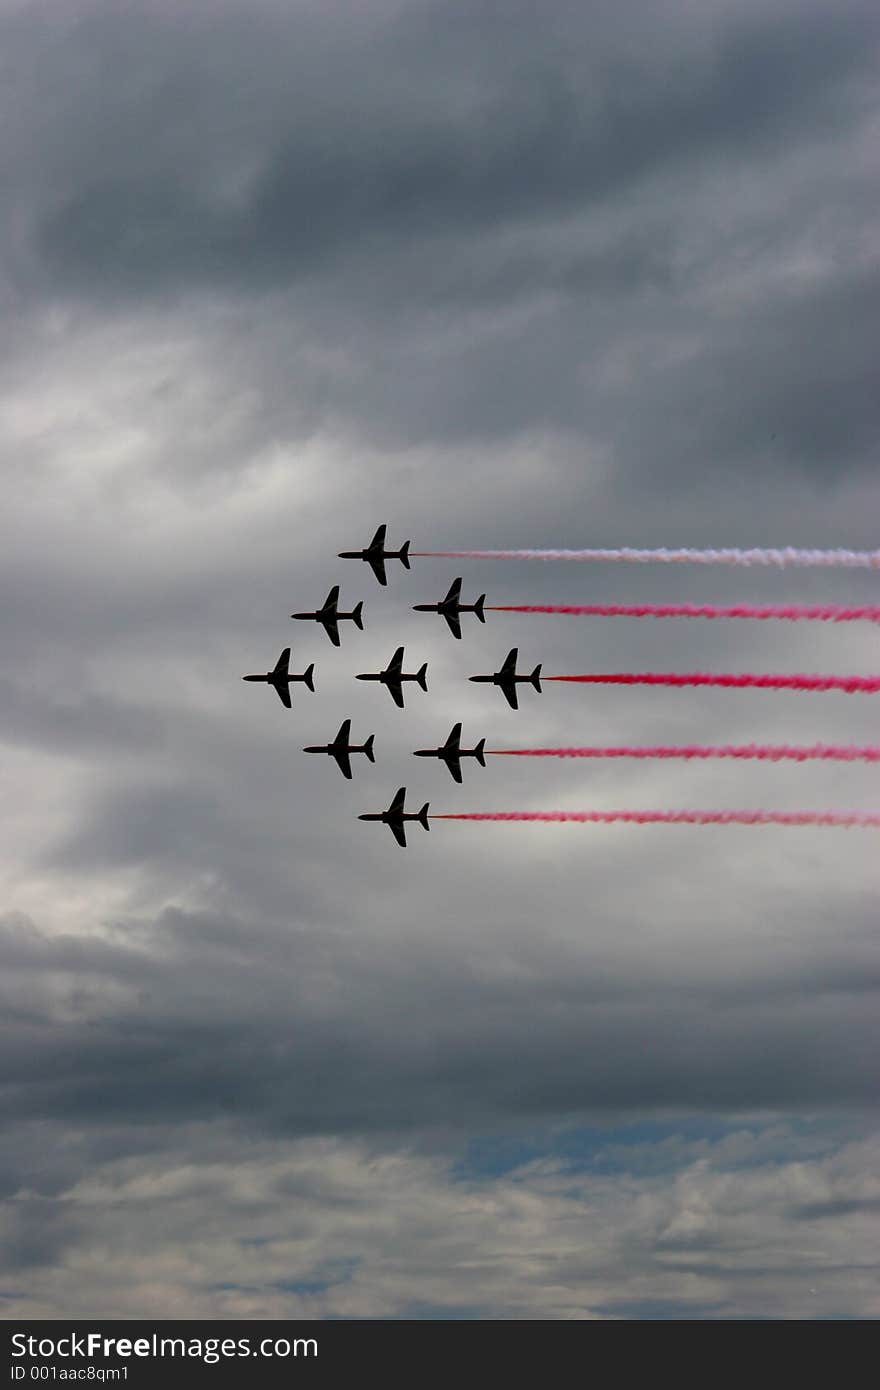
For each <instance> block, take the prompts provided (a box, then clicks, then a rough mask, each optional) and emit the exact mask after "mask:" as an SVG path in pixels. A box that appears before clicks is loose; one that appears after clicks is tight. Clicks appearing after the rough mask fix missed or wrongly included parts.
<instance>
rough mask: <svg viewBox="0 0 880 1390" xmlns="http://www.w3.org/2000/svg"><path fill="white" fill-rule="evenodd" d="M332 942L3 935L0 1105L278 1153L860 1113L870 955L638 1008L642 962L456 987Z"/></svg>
mask: <svg viewBox="0 0 880 1390" xmlns="http://www.w3.org/2000/svg"><path fill="white" fill-rule="evenodd" d="M327 930H328V929H327V928H326V927H324V928H312V927H301V926H297V925H296V923H295V922H291V923H290V924H289V925H287V926H286V927H285V929H284V930H283V931H281V930H279V929H274V930H271V929H268V928H264V929H260V928H259V927H258V926H257V925H256V924H255V923H254V922H250V923H247V924H246V923H244V922H236V921H234V920H233V921H228V920H227V921H212V920H211V919H210V918H207V917H205V916H201V917H199V916H195V915H193V914H186V913H180V912H167V913H166V914H164V916H163V917H162V918H161V919H160V920H158V921H157V922H155V923H151V924H149V925H147V924H144V925H142V926H140V927H139V928H137V929H134V928H129V930H128V932H126V933H125V934H123V932H122V931H118V932H117V934H116V939H115V941H114V942H113V943H112V944H111V943H108V942H104V941H100V940H98V941H95V940H93V939H91V938H89V937H77V938H74V939H72V940H69V939H65V938H60V939H56V940H53V939H51V938H50V939H46V938H42V937H40V936H39V935H36V934H35V933H34V932H33V929H32V928H30V927H29V926H28V925H27V924H26V923H10V924H7V927H6V931H7V934H8V941H7V946H6V950H5V953H4V955H5V959H6V962H7V977H6V979H7V988H8V989H9V991H10V995H9V1003H10V1009H11V1012H10V1013H9V1014H8V1016H7V1022H6V1029H5V1032H6V1040H5V1044H4V1049H3V1050H4V1057H5V1067H4V1078H3V1079H4V1085H5V1086H6V1088H7V1093H8V1094H9V1096H10V1098H14V1101H15V1107H16V1109H17V1110H18V1111H19V1112H20V1113H22V1114H23V1115H25V1116H28V1117H30V1118H32V1119H38V1118H42V1119H48V1118H50V1117H53V1116H54V1117H59V1116H61V1115H65V1116H68V1117H69V1118H70V1119H71V1120H76V1121H77V1123H80V1124H82V1123H84V1122H85V1123H88V1124H90V1125H92V1124H98V1125H101V1124H107V1123H110V1122H112V1121H113V1120H114V1117H115V1118H116V1119H117V1120H118V1119H120V1118H122V1117H126V1116H127V1117H130V1118H132V1119H134V1118H135V1117H140V1118H141V1119H142V1120H143V1119H150V1120H152V1121H153V1122H154V1123H159V1124H163V1123H168V1122H169V1121H172V1120H175V1119H177V1120H178V1121H182V1120H194V1119H206V1118H208V1119H209V1118H211V1117H212V1116H215V1115H218V1114H228V1115H233V1116H235V1117H236V1118H237V1119H239V1120H240V1121H242V1122H246V1123H248V1124H249V1125H253V1126H256V1127H257V1128H258V1129H260V1130H268V1131H270V1132H283V1133H285V1134H291V1135H308V1134H313V1133H340V1132H358V1131H361V1130H368V1131H382V1130H384V1131H392V1132H397V1131H404V1130H407V1129H409V1128H410V1127H412V1126H417V1127H422V1126H427V1127H429V1128H431V1127H433V1128H435V1129H438V1130H441V1129H442V1130H450V1129H457V1128H459V1127H461V1126H465V1127H467V1126H469V1125H473V1124H475V1123H477V1124H480V1125H482V1126H484V1127H485V1126H486V1125H489V1124H492V1125H494V1124H497V1123H499V1122H500V1123H507V1124H510V1123H524V1122H525V1121H527V1120H529V1119H532V1118H537V1119H541V1120H547V1119H549V1118H550V1117H551V1116H553V1115H554V1114H574V1113H583V1112H589V1111H591V1110H595V1111H601V1110H609V1109H610V1110H611V1111H624V1110H626V1109H628V1108H633V1109H634V1108H639V1109H644V1108H648V1109H653V1110H662V1109H663V1108H664V1107H666V1108H669V1107H675V1106H681V1104H682V1102H685V1103H686V1105H687V1107H688V1108H695V1109H700V1108H707V1109H710V1110H711V1109H717V1108H719V1107H722V1108H728V1107H729V1108H739V1107H743V1106H763V1107H767V1108H779V1107H785V1106H789V1107H796V1106H800V1105H804V1106H815V1105H826V1106H840V1105H847V1104H849V1105H853V1104H854V1105H864V1104H869V1103H870V1100H871V1096H872V1094H873V1086H874V1082H875V1068H874V1066H873V1063H872V1061H871V1060H870V1057H871V1053H870V1049H869V1050H868V1053H867V1054H866V1053H865V1050H864V1040H865V1036H866V1030H870V1029H871V1027H872V1022H871V1020H872V1018H875V1017H876V1001H875V999H874V997H873V996H874V995H875V994H876V992H877V989H878V987H880V981H877V980H876V979H875V981H874V985H873V988H871V987H870V986H869V984H868V983H867V982H866V980H865V978H864V970H865V968H866V967H867V969H868V970H869V971H870V970H871V965H870V960H871V956H870V952H869V951H868V950H867V949H866V948H859V947H855V948H854V950H853V951H852V952H851V953H850V954H849V957H848V959H847V960H846V962H845V963H844V961H842V960H841V959H838V960H836V961H834V962H833V963H832V964H831V965H830V968H829V959H828V953H827V952H824V953H822V954H820V955H818V957H817V958H816V959H815V960H814V961H813V962H812V963H811V966H810V968H809V969H807V968H802V969H801V972H800V978H799V980H798V981H797V986H795V982H794V981H793V980H792V979H791V978H790V977H789V976H788V975H786V974H782V973H778V974H777V977H776V979H767V978H764V979H761V980H755V981H752V980H744V979H743V978H742V977H740V978H739V979H738V980H737V981H736V984H735V985H730V986H725V984H724V982H723V981H719V980H714V981H710V980H703V981H701V982H700V986H699V992H698V993H697V994H696V995H695V994H694V981H693V980H692V979H687V978H685V979H683V980H682V982H681V985H680V986H679V985H677V984H676V983H675V981H674V980H673V979H667V980H666V981H664V982H662V983H661V982H659V981H657V980H656V979H655V982H654V987H653V990H652V991H651V993H650V994H649V993H648V979H647V977H646V974H647V971H648V969H649V966H648V963H647V962H645V963H644V964H643V965H641V966H640V965H638V964H634V965H633V966H631V968H630V970H629V971H627V972H624V971H621V970H620V969H617V970H615V969H614V968H613V967H610V966H608V965H606V966H604V967H603V966H599V967H598V968H597V967H596V966H594V967H593V968H592V969H591V968H588V967H587V965H586V962H585V963H584V964H583V965H581V966H580V967H579V968H574V966H573V963H572V962H571V961H569V962H568V964H567V968H561V967H560V966H557V965H556V964H554V963H552V962H547V963H544V962H543V961H542V960H541V958H540V956H539V954H538V953H537V951H536V949H535V948H534V947H529V946H528V945H526V944H525V943H523V944H521V945H520V946H519V947H518V948H517V947H512V948H511V949H510V950H509V952H508V956H509V959H508V963H507V967H506V968H505V969H503V970H500V971H498V970H495V971H486V970H485V969H481V968H480V962H479V955H477V956H476V958H475V959H474V960H472V961H471V962H469V968H468V970H467V971H465V972H462V971H461V963H462V962H461V957H460V955H459V952H458V951H450V950H449V948H448V946H444V943H442V942H437V941H434V942H427V941H423V942H422V943H421V944H411V945H410V946H408V947H405V946H404V945H403V943H402V941H401V940H400V939H399V938H398V940H397V944H396V946H395V949H394V952H393V955H389V953H388V951H387V949H386V950H376V949H375V947H373V948H370V947H369V946H368V945H367V944H366V943H363V944H362V943H361V942H360V941H359V939H358V937H357V936H356V935H354V936H353V935H351V934H348V933H345V934H340V933H339V932H338V931H337V932H333V931H332V930H331V931H330V934H329V935H328V934H327ZM764 968H765V969H766V961H765V962H764ZM755 973H756V974H757V971H756V972H755ZM873 973H874V975H875V976H876V969H874V971H873ZM41 981H53V982H54V983H53V984H52V986H51V988H47V987H46V986H44V985H43V984H41ZM427 981H430V985H428V984H427V983H426V982H427ZM754 985H757V986H758V987H757V988H754V987H753V986H754ZM43 991H44V992H43ZM53 1000H56V1001H57V1003H56V1004H53ZM221 1004H222V1009H221V1011H219V1012H218V1005H221ZM47 1014H48V1017H49V1018H51V1023H48V1019H47V1017H46V1015H47ZM47 1023H48V1026H47Z"/></svg>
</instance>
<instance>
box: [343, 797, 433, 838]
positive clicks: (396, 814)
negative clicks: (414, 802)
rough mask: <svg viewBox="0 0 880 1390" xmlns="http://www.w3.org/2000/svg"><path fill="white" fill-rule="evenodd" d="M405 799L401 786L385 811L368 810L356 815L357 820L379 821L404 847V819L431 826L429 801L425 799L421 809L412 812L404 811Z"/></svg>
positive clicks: (427, 827)
mask: <svg viewBox="0 0 880 1390" xmlns="http://www.w3.org/2000/svg"><path fill="white" fill-rule="evenodd" d="M405 800H406V787H401V788H400V790H399V791H398V792H396V794H395V796H394V799H393V800H392V802H391V805H390V806H389V807H388V810H387V811H369V812H367V813H366V814H365V815H362V816H358V820H377V821H381V822H382V824H383V825H387V826H388V828H389V830H390V831H391V833H392V835H393V836H394V838H395V840H396V841H397V843H398V844H399V845H402V846H403V848H404V849H406V827H405V822H406V821H408V820H417V821H418V822H419V823H420V825H423V826H424V827H425V829H426V830H430V828H431V827H430V825H429V824H428V806H429V805H430V802H428V801H426V802H425V804H424V806H423V807H422V809H421V811H418V812H415V813H414V812H411V811H404V809H403V803H404V801H405Z"/></svg>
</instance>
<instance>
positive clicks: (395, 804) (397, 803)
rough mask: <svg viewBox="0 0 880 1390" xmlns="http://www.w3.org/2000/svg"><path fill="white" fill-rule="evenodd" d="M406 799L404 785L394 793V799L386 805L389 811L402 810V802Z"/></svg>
mask: <svg viewBox="0 0 880 1390" xmlns="http://www.w3.org/2000/svg"><path fill="white" fill-rule="evenodd" d="M405 800H406V787H401V788H400V789H399V790H398V791H396V792H395V793H394V800H393V801H392V803H391V805H390V806H389V807H388V810H389V811H402V810H403V803H404V801H405Z"/></svg>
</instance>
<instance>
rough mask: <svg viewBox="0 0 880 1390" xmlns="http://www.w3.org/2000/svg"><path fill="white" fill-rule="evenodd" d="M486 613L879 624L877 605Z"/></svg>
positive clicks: (602, 607) (523, 608)
mask: <svg viewBox="0 0 880 1390" xmlns="http://www.w3.org/2000/svg"><path fill="white" fill-rule="evenodd" d="M486 607H487V611H488V612H490V613H569V614H572V615H577V616H582V617H588V616H589V617H598V618H786V619H788V620H789V621H790V622H798V621H799V620H801V619H812V620H813V621H816V622H825V623H851V622H856V621H857V620H859V619H864V620H867V621H868V622H872V623H877V622H880V605H878V604H863V605H862V606H861V607H858V608H852V607H844V606H843V605H841V604H836V603H827V604H784V605H779V604H770V605H767V604H752V603H737V604H733V605H730V606H728V607H722V606H719V605H718V604H715V603H700V604H697V603H504V604H491V605H489V604H487V605H486Z"/></svg>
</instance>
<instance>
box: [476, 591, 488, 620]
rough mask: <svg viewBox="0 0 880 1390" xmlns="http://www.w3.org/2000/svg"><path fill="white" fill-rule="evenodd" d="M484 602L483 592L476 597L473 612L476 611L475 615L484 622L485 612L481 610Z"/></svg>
mask: <svg viewBox="0 0 880 1390" xmlns="http://www.w3.org/2000/svg"><path fill="white" fill-rule="evenodd" d="M485 602H486V595H485V594H480V597H479V598H478V599H477V601H476V603H475V604H474V612H475V613H476V615H477V617H478V618H479V620H480V622H481V623H484V622H485V621H486V615H485V613H484V612H483V604H484V603H485Z"/></svg>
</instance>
